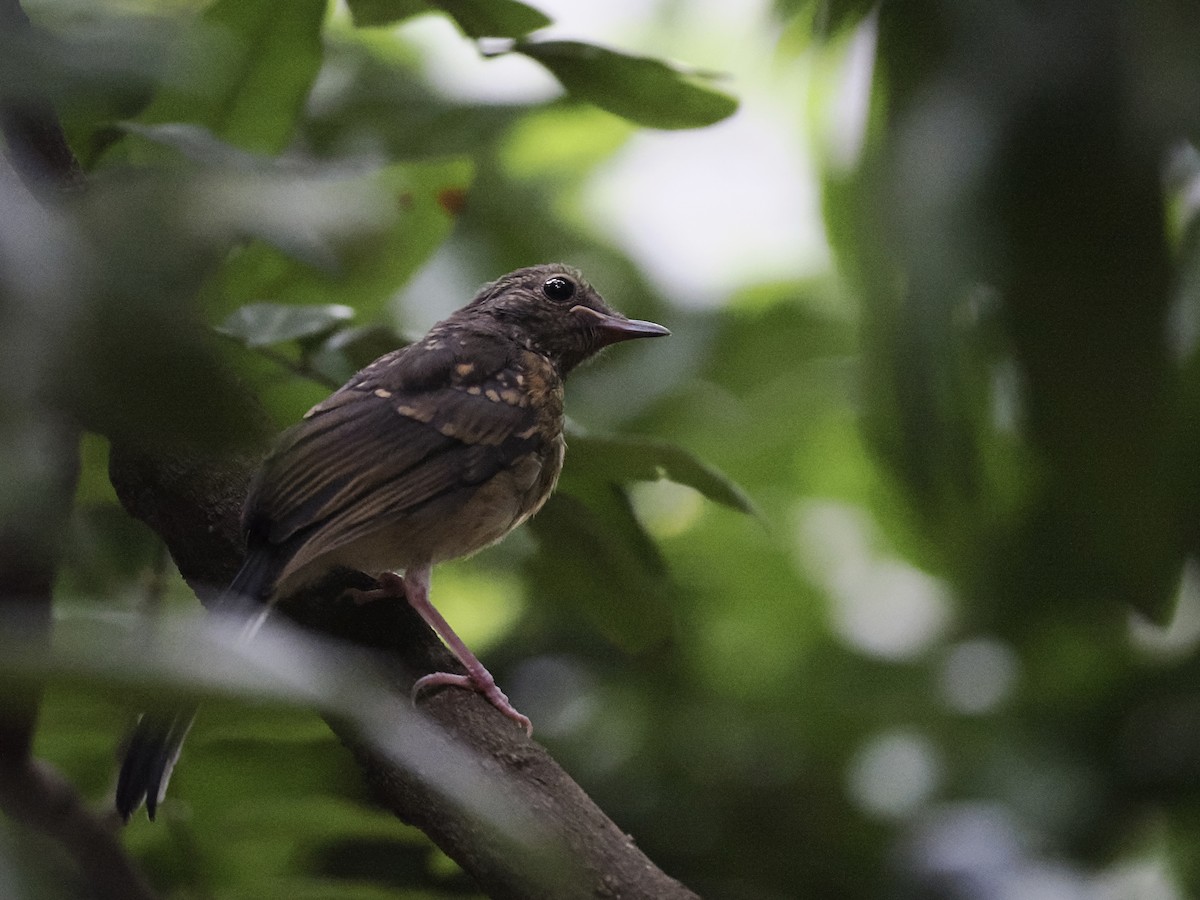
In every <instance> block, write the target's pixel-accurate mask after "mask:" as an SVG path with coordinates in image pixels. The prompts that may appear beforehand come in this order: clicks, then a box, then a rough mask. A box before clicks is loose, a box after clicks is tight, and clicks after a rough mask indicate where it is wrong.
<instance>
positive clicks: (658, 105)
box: [513, 41, 738, 129]
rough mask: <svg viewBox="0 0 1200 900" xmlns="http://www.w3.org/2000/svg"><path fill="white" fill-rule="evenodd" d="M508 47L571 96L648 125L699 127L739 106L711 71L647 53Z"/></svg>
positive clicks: (569, 46) (565, 45) (573, 44)
mask: <svg viewBox="0 0 1200 900" xmlns="http://www.w3.org/2000/svg"><path fill="white" fill-rule="evenodd" d="M513 50H514V51H515V52H517V53H523V54H525V55H526V56H528V57H530V58H531V59H535V60H537V61H538V62H539V63H541V64H542V65H543V66H545V67H546V68H547V69H549V70H550V72H551V73H552V74H553V75H554V77H555V78H557V79H558V80H559V81H560V82H561V83H562V86H563V87H564V88H566V89H567V91H568V92H569V93H570V94H571V96H572V97H575V98H576V99H578V100H585V101H587V102H588V103H593V104H595V105H596V106H599V107H600V108H601V109H605V110H608V112H610V113H613V114H614V115H618V116H621V117H622V118H624V119H628V120H629V121H631V122H636V123H637V124H639V125H645V126H647V127H649V128H665V129H678V128H700V127H703V126H705V125H712V124H713V123H714V122H719V121H721V120H722V119H724V118H727V117H728V116H731V115H732V114H733V113H734V111H735V110H736V109H737V106H738V102H737V100H735V99H734V98H733V97H731V96H730V95H729V94H726V93H724V92H723V91H720V90H717V89H716V88H715V87H713V85H712V82H713V80H714V77H713V76H712V75H711V74H707V73H703V72H699V71H694V70H687V69H683V68H681V67H678V66H674V65H671V64H669V63H665V62H663V61H662V60H659V59H653V58H651V57H646V56H632V55H630V54H626V53H620V52H618V51H616V50H609V49H607V48H604V47H597V46H596V45H594V44H585V43H582V42H579V41H533V42H519V43H517V44H516V45H514V47H513Z"/></svg>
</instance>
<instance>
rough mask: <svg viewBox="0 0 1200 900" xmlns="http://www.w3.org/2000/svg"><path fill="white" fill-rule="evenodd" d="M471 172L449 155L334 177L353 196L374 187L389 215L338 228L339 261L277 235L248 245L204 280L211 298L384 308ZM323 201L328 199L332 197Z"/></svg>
mask: <svg viewBox="0 0 1200 900" xmlns="http://www.w3.org/2000/svg"><path fill="white" fill-rule="evenodd" d="M470 175H471V168H470V166H469V165H468V164H467V163H465V162H463V161H461V160H449V161H439V162H436V163H428V164H423V165H398V166H390V167H388V168H386V169H384V170H382V171H379V172H372V173H369V174H368V175H366V176H364V177H362V178H360V179H358V183H344V184H341V185H340V187H339V186H338V185H337V184H331V186H330V187H331V188H338V189H339V190H340V191H341V192H342V193H344V194H346V195H347V196H357V195H359V194H361V192H362V191H364V190H369V191H370V192H371V196H373V197H374V198H375V200H374V201H372V202H382V203H385V204H386V205H387V209H388V213H389V216H388V218H386V219H385V220H383V221H379V222H370V221H364V222H360V223H358V225H359V227H358V228H355V229H348V228H347V229H343V230H341V231H340V232H338V233H337V234H334V235H332V236H331V237H332V238H333V239H332V240H331V246H330V248H329V251H330V254H331V255H332V257H333V259H334V260H335V263H336V264H335V265H333V266H321V267H314V266H312V265H308V264H306V263H305V262H300V261H297V259H296V257H297V256H298V255H299V254H295V253H289V252H284V251H285V250H290V249H292V248H291V247H290V246H288V245H286V244H283V243H282V242H281V241H279V240H274V239H273V240H272V241H271V244H272V245H273V246H268V245H267V244H265V243H254V244H251V245H249V246H247V247H244V248H243V249H242V250H240V251H239V252H238V253H236V254H234V255H232V256H230V257H229V258H228V259H227V260H226V261H225V263H224V264H223V266H222V267H221V270H220V271H219V272H218V273H217V275H216V276H215V277H214V278H213V279H212V280H211V281H210V282H209V284H208V285H206V287H205V292H204V293H205V303H206V304H207V305H208V308H209V309H210V310H212V311H213V312H214V313H216V314H217V315H222V314H225V315H227V314H228V313H229V312H232V311H233V310H234V309H236V308H237V307H239V306H244V305H246V304H248V303H257V302H261V301H270V302H279V303H289V304H292V303H294V304H322V303H330V302H335V303H336V302H341V303H344V304H346V305H348V306H353V307H354V309H356V310H357V311H358V313H359V315H360V316H361V317H362V318H363V319H364V320H369V319H371V318H373V317H375V316H377V315H380V314H381V313H382V312H383V310H384V307H385V305H386V304H387V302H388V301H389V300H390V299H391V297H392V296H393V295H394V294H395V292H396V291H397V290H398V289H399V288H401V287H403V285H404V284H405V283H406V282H407V281H408V279H409V278H410V277H411V276H412V273H413V272H415V271H416V269H417V268H418V267H419V266H421V265H422V264H423V263H424V262H425V260H427V259H428V258H429V255H430V254H431V253H432V252H433V251H434V250H435V249H436V248H437V247H438V246H439V245H440V244H441V242H442V241H443V240H444V239H445V237H446V235H447V234H448V233H449V231H450V228H451V226H452V225H453V222H454V216H453V206H454V201H455V199H456V198H458V197H460V196H461V195H462V193H463V192H464V191H465V189H466V185H467V183H468V181H469V180H470ZM322 196H323V195H322ZM322 202H323V203H324V204H325V205H326V206H328V205H329V204H330V203H332V202H333V199H332V198H327V199H324V200H323V201H322ZM299 214H301V212H297V215H299ZM280 248H282V249H280ZM300 258H301V259H306V258H307V257H306V256H300Z"/></svg>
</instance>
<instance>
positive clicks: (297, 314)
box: [217, 303, 354, 347]
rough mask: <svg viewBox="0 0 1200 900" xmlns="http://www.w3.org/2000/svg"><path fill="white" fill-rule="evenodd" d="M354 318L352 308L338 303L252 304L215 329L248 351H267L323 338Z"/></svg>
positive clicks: (236, 312) (239, 310)
mask: <svg viewBox="0 0 1200 900" xmlns="http://www.w3.org/2000/svg"><path fill="white" fill-rule="evenodd" d="M353 318H354V310H353V309H352V308H351V307H349V306H342V305H341V304H337V303H332V304H328V305H325V306H288V305H285V304H282V303H251V304H248V305H246V306H243V307H241V308H240V309H238V310H236V311H235V312H234V313H232V314H231V315H230V316H229V317H228V318H226V319H225V321H224V322H222V323H221V324H220V325H218V326H217V331H220V332H221V333H222V334H227V335H229V336H230V337H234V338H237V339H238V340H239V341H241V342H242V343H244V344H245V345H246V346H247V347H269V346H271V345H272V344H283V343H286V342H287V341H294V340H297V339H298V338H306V337H315V336H317V335H320V334H326V333H328V332H329V331H332V330H333V329H334V328H336V327H337V326H338V325H340V324H342V323H343V322H348V321H350V320H351V319H353Z"/></svg>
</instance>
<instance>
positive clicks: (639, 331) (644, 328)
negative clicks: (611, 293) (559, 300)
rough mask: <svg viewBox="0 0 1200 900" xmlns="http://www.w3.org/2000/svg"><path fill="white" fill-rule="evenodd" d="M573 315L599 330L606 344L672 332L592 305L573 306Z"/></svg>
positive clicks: (659, 335)
mask: <svg viewBox="0 0 1200 900" xmlns="http://www.w3.org/2000/svg"><path fill="white" fill-rule="evenodd" d="M571 313H572V314H573V315H576V316H579V317H580V318H584V319H586V320H587V321H588V325H589V326H590V327H592V328H594V329H595V330H596V331H597V332H599V334H600V336H601V339H602V341H603V343H604V345H605V346H607V345H608V344H615V343H617V342H618V341H632V340H633V339H634V338H644V337H665V336H666V335H668V334H670V333H671V332H670V331H668V330H667V329H666V328H663V327H662V326H661V325H656V324H655V323H654V322H646V321H644V320H642V319H627V318H625V317H624V316H622V315H619V314H617V315H609V314H607V313H602V312H600V311H599V310H595V309H592V308H591V307H590V306H575V307H572V309H571Z"/></svg>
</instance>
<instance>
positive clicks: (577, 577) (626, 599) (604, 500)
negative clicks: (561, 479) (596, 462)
mask: <svg viewBox="0 0 1200 900" xmlns="http://www.w3.org/2000/svg"><path fill="white" fill-rule="evenodd" d="M575 487H576V490H575V491H573V492H572V494H576V493H577V494H578V496H573V495H572V494H568V493H566V492H565V491H560V492H557V493H555V494H554V495H553V496H552V497H551V498H550V500H549V501H547V503H546V505H545V506H544V507H543V508H542V510H541V512H539V513H538V514H537V515H536V516H535V517H534V518H533V519H532V520H531V521H530V524H529V527H530V528H531V529H532V531H533V533H534V534H535V535H536V536H537V539H538V543H539V544H540V552H539V553H538V554H537V556H535V557H534V558H533V559H532V560H530V562H529V570H530V575H531V580H532V581H533V585H534V588H535V589H536V590H537V591H538V592H539V593H541V594H542V595H543V596H544V597H545V598H546V600H547V602H548V603H549V604H550V605H552V606H556V607H559V608H562V607H564V606H569V607H570V608H579V609H582V610H584V612H585V613H586V614H587V615H588V617H589V618H590V619H591V620H592V621H593V622H594V623H595V625H596V627H597V628H598V629H599V630H600V631H601V632H602V633H603V634H605V635H606V636H607V637H608V638H609V639H610V640H612V641H614V642H616V643H617V644H618V645H620V646H621V647H624V648H625V649H627V650H629V651H631V652H637V651H641V650H645V649H646V648H648V647H652V646H654V645H656V644H658V643H660V642H661V641H662V640H664V639H665V638H666V636H667V634H668V633H669V631H670V627H671V622H672V606H671V596H672V588H671V584H670V580H669V578H668V576H667V571H666V567H665V565H664V563H663V560H662V557H661V556H660V555H659V552H658V548H657V547H656V545H655V544H654V541H653V540H651V539H650V537H649V536H648V535H647V534H646V533H645V531H644V530H643V529H642V527H641V524H640V523H639V522H638V520H637V517H636V516H635V515H634V513H633V508H632V506H631V504H630V503H629V498H628V497H627V496H626V494H625V492H624V491H623V490H621V489H620V488H619V487H617V486H616V485H595V484H593V485H592V486H591V487H590V488H587V487H585V486H581V485H576V486H575Z"/></svg>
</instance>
